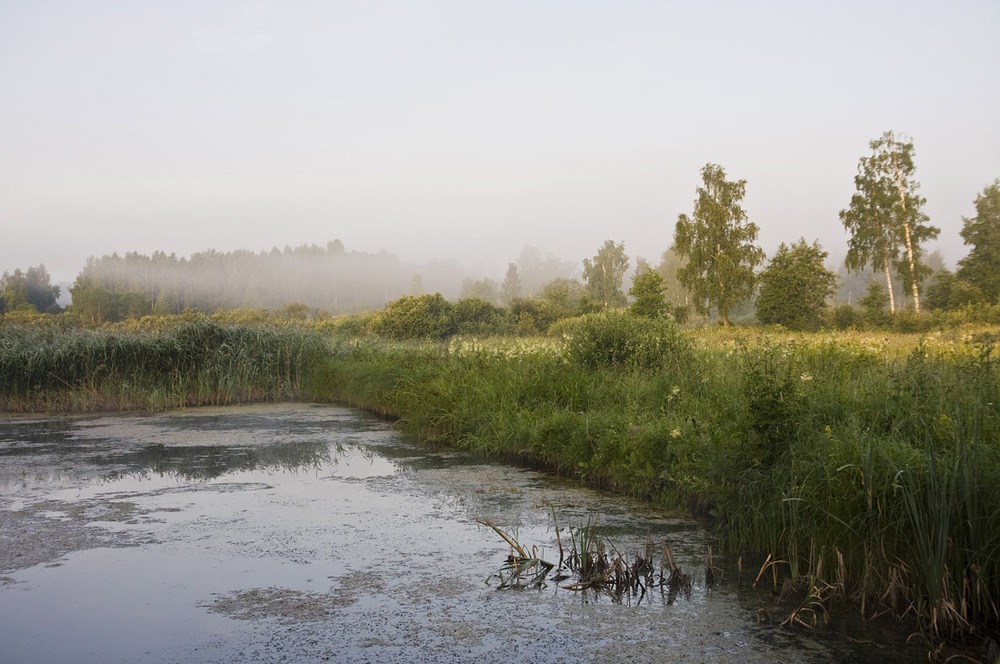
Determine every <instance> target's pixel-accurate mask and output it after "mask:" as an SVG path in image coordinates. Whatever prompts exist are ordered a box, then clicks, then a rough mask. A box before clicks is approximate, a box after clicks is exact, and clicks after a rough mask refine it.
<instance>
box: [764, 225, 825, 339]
mask: <svg viewBox="0 0 1000 664" xmlns="http://www.w3.org/2000/svg"><path fill="white" fill-rule="evenodd" d="M826 256H827V253H826V252H825V251H823V250H822V249H820V246H819V243H818V242H814V243H812V244H807V243H806V241H805V239H804V238H803V239H800V240H799V241H798V242H796V243H795V244H793V245H792V246H791V247H789V246H788V245H786V244H785V243H784V242H782V243H781V245H780V246H779V247H778V252H777V253H776V254H775V255H774V257H773V258H772V259H771V262H770V263H769V264H768V266H767V268H765V270H764V271H763V273H761V275H760V277H759V282H760V291H759V293H758V295H757V302H756V306H757V318H758V319H760V322H761V323H764V324H765V325H769V324H778V325H783V326H784V327H786V328H788V329H790V330H817V329H819V327H820V326H821V325H822V324H823V319H824V313H825V310H826V307H827V304H826V300H827V298H828V297H830V296H831V295H832V294H833V291H834V290H835V288H836V282H837V276H836V275H835V274H834V273H833V272H830V271H829V270H827V269H826V268H825V267H824V266H823V261H824V260H825V259H826Z"/></svg>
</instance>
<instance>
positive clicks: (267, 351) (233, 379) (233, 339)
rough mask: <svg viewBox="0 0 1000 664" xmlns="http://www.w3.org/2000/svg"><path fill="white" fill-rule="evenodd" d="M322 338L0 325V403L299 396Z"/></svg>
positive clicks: (241, 328)
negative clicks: (0, 378)
mask: <svg viewBox="0 0 1000 664" xmlns="http://www.w3.org/2000/svg"><path fill="white" fill-rule="evenodd" d="M325 348H326V347H325V344H324V341H323V339H322V337H320V336H319V335H318V334H317V333H315V332H313V331H311V330H307V329H304V328H297V327H291V326H288V327H273V326H261V325H225V324H220V323H216V322H212V321H209V320H205V319H196V320H193V321H186V320H177V321H173V322H170V323H166V324H159V325H157V326H154V327H152V328H148V329H136V330H129V331H126V330H115V329H103V330H88V329H73V328H70V329H61V328H58V327H45V326H16V325H4V326H0V377H2V380H0V411H4V412H46V411H71V412H81V411H97V410H163V409H167V408H178V407H183V406H192V405H211V404H227V403H240V402H248V401H264V400H276V399H289V398H294V397H298V396H301V395H302V391H303V387H304V384H305V380H306V376H307V374H308V371H309V369H310V368H312V367H316V366H317V365H318V364H320V358H321V356H322V354H323V353H324V352H325Z"/></svg>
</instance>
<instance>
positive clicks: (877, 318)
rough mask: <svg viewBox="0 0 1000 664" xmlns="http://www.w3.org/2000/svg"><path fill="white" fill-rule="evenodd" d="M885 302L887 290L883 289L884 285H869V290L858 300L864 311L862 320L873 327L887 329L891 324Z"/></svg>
mask: <svg viewBox="0 0 1000 664" xmlns="http://www.w3.org/2000/svg"><path fill="white" fill-rule="evenodd" d="M885 302H886V298H885V289H884V288H882V285H881V284H878V283H871V284H868V290H867V291H866V292H865V294H864V296H862V298H861V299H860V300H858V305H859V306H860V307H861V311H862V314H861V316H862V320H864V322H865V323H866V324H867V325H870V326H872V327H885V326H886V325H887V324H888V322H889V316H888V314H887V313H886V310H885Z"/></svg>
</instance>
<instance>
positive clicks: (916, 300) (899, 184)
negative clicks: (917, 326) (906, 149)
mask: <svg viewBox="0 0 1000 664" xmlns="http://www.w3.org/2000/svg"><path fill="white" fill-rule="evenodd" d="M892 168H893V170H894V171H895V173H896V188H897V189H898V190H899V205H900V207H901V208H903V235H904V236H905V238H906V260H907V263H909V266H910V289H911V290H912V291H913V310H914V311H916V312H917V313H918V314H919V313H920V291H919V287H918V286H917V273H916V270H915V268H914V265H913V242H912V241H911V240H910V222H909V221H907V219H906V195H905V194H904V193H903V178H902V175H900V172H899V165H898V164H897V163H896V155H895V153H893V155H892Z"/></svg>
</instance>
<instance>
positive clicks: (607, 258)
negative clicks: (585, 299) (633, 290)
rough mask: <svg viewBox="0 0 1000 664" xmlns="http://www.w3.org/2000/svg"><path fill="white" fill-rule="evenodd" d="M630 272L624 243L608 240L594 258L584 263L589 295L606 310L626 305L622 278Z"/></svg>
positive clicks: (585, 260)
mask: <svg viewBox="0 0 1000 664" xmlns="http://www.w3.org/2000/svg"><path fill="white" fill-rule="evenodd" d="M627 270H628V256H626V255H625V245H624V243H618V244H615V243H614V242H612V241H611V240H606V241H605V242H604V245H603V246H602V247H601V248H600V249H599V250H598V251H597V255H596V256H594V257H593V258H586V259H584V261H583V280H584V282H585V283H586V284H587V294H588V295H590V297H591V299H593V300H594V301H595V302H597V303H599V304H600V305H601V306H602V307H603V308H604V309H610V308H616V307H622V306H624V305H625V294H624V293H623V292H622V278H623V277H624V276H625V272H626V271H627Z"/></svg>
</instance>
